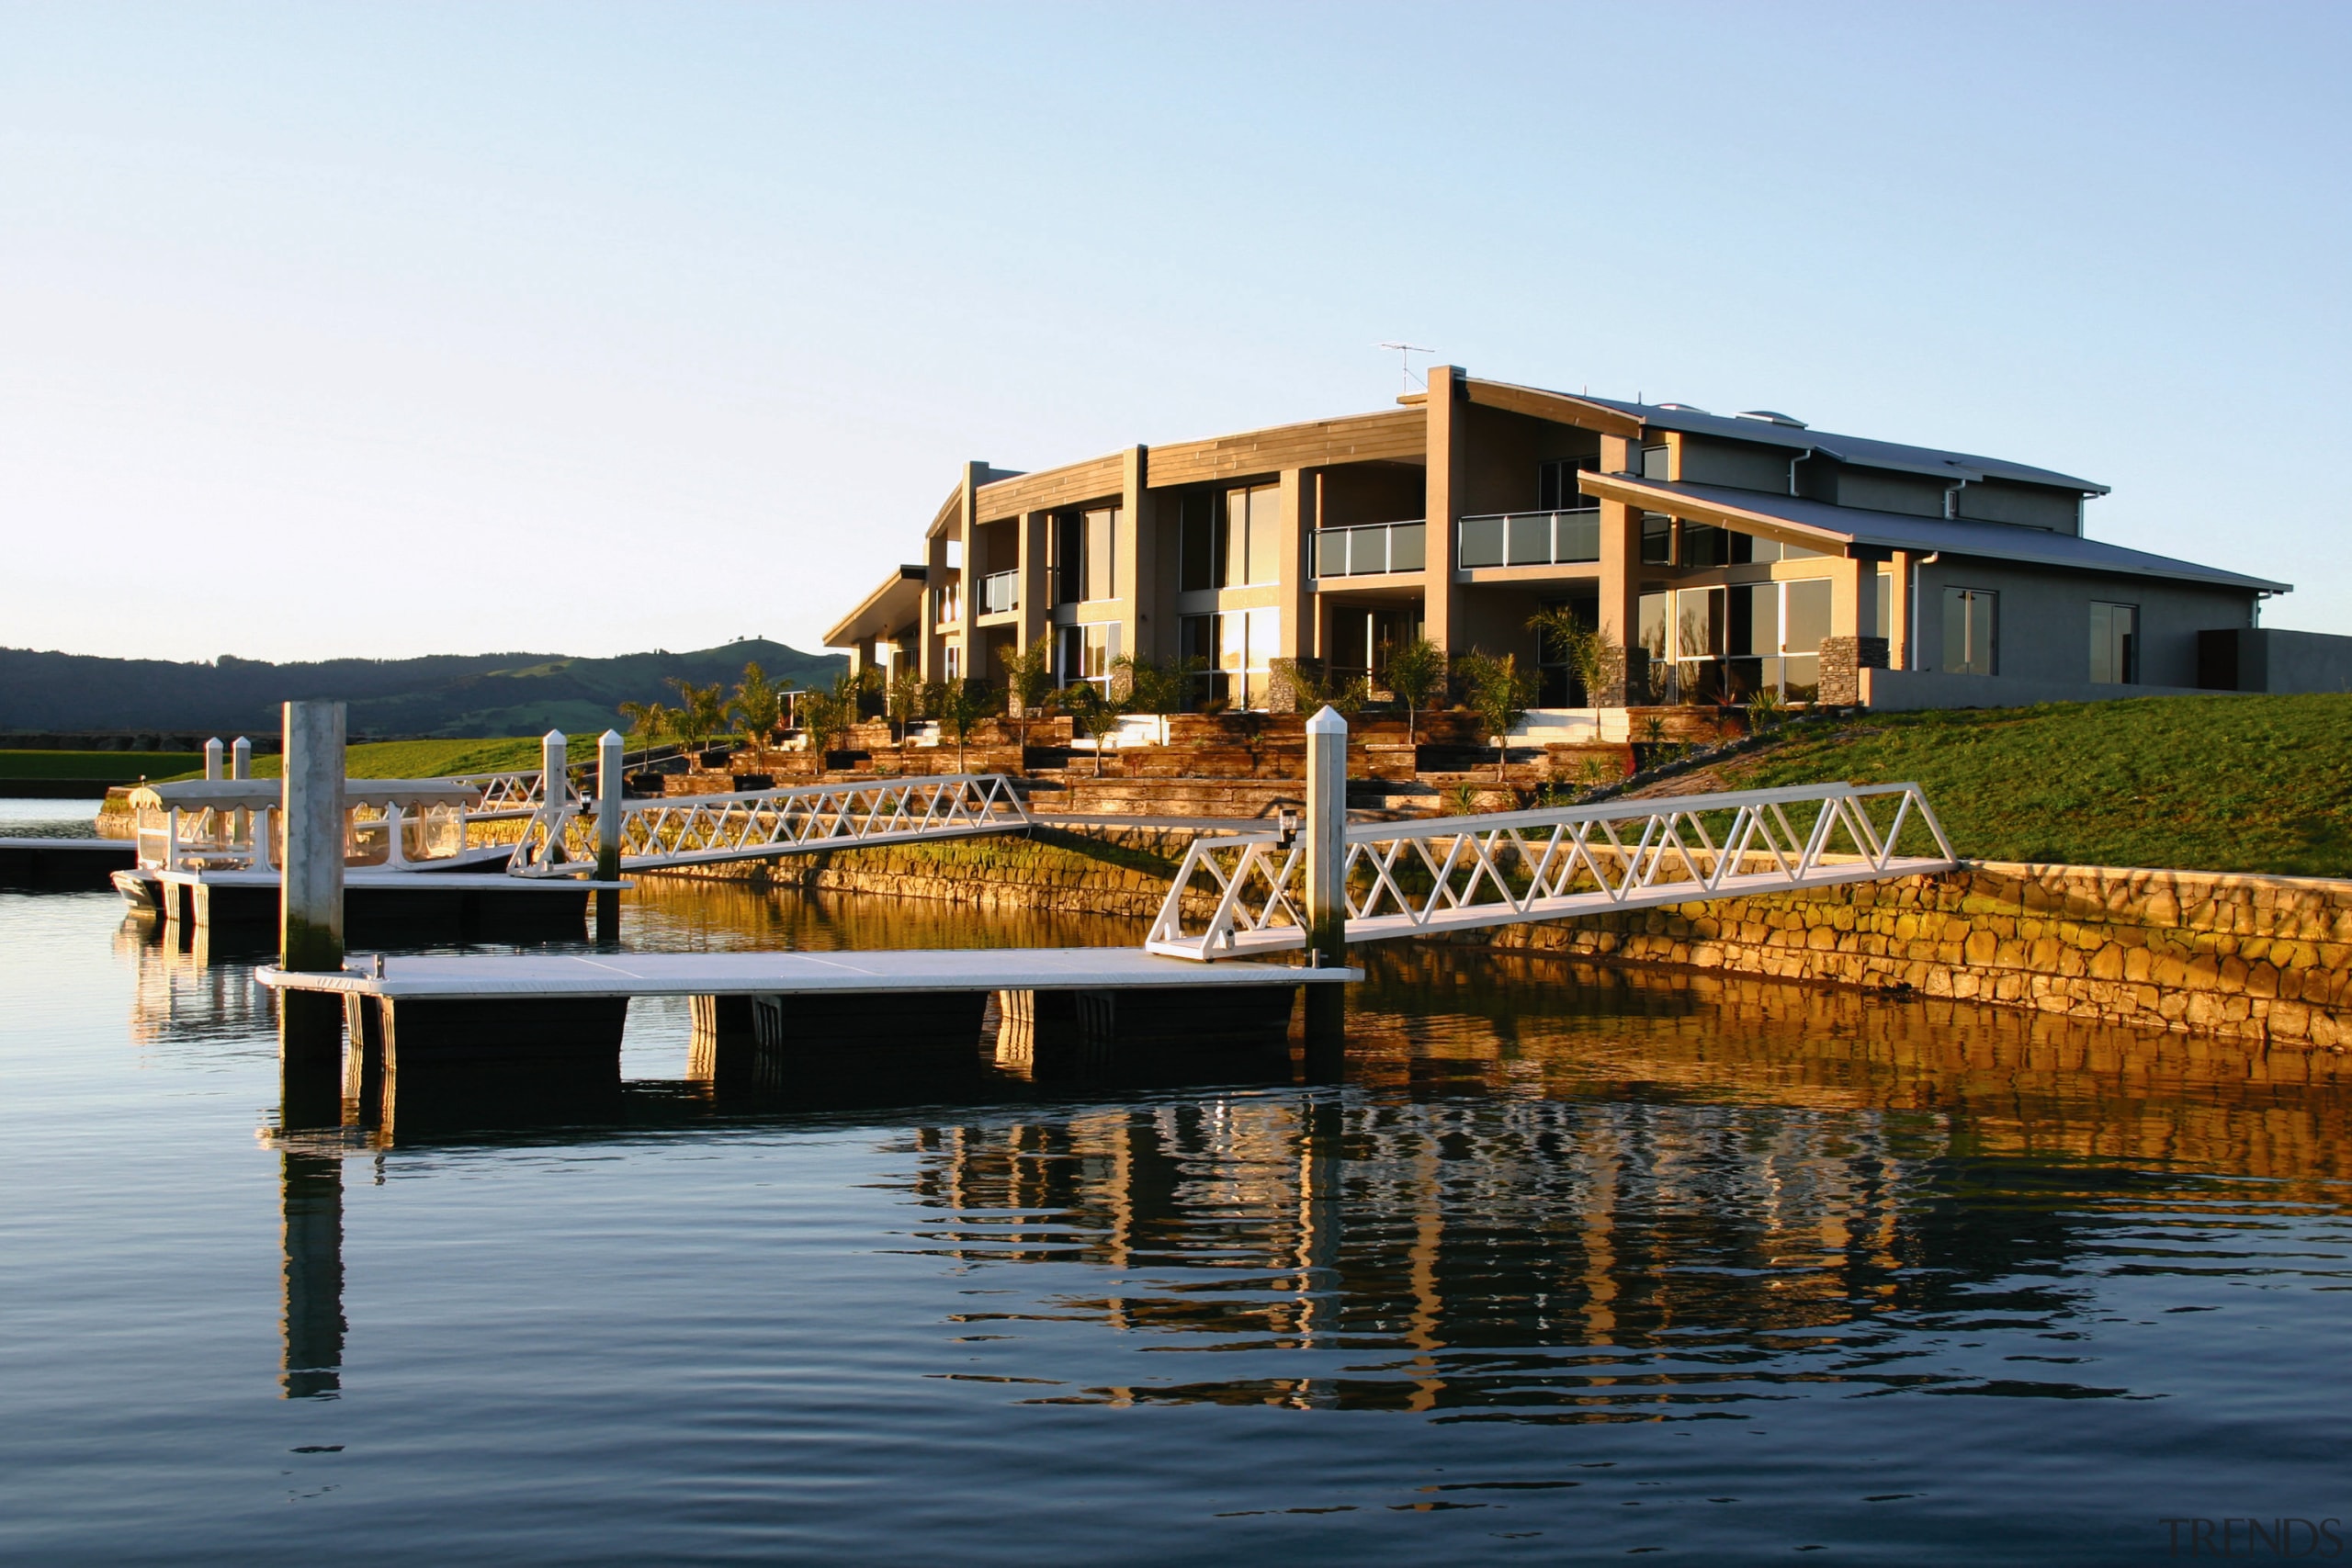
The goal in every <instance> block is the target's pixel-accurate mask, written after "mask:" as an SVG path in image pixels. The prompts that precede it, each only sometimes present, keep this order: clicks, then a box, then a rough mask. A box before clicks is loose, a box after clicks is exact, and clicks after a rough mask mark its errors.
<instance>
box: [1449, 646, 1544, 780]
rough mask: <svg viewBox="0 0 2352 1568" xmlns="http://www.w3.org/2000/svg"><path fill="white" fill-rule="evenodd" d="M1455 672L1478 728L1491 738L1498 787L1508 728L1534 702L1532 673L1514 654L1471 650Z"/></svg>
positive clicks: (1505, 758) (1507, 745) (1506, 752)
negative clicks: (1524, 667) (1460, 679)
mask: <svg viewBox="0 0 2352 1568" xmlns="http://www.w3.org/2000/svg"><path fill="white" fill-rule="evenodd" d="M1458 672H1459V673H1460V675H1461V676H1462V683H1463V686H1464V695H1465V696H1466V697H1468V699H1469V703H1470V712H1471V714H1472V716H1475V717H1476V719H1477V721H1478V728H1480V729H1481V730H1483V731H1485V732H1486V733H1487V734H1488V735H1491V736H1493V737H1494V740H1495V782H1496V783H1497V784H1500V783H1502V781H1503V769H1504V767H1505V765H1506V764H1507V763H1508V762H1509V761H1510V727H1511V726H1512V725H1514V724H1517V723H1518V722H1519V721H1520V720H1521V718H1523V717H1525V716H1526V714H1527V705H1528V704H1530V703H1532V702H1533V701H1534V700H1535V692H1536V675H1535V671H1532V670H1525V669H1521V667H1520V662H1519V656H1518V655H1517V654H1514V653H1506V654H1502V655H1500V656H1499V657H1498V656H1497V655H1495V654H1491V653H1480V652H1475V651H1474V652H1471V653H1467V654H1464V656H1463V658H1462V661H1461V664H1460V667H1459V671H1458Z"/></svg>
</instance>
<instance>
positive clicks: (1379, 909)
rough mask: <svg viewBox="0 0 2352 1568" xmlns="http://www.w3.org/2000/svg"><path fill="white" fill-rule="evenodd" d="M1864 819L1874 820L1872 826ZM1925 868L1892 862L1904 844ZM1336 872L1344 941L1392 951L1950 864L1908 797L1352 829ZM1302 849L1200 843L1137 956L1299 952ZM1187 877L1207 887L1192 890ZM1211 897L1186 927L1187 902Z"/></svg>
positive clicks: (1778, 800) (1815, 788)
mask: <svg viewBox="0 0 2352 1568" xmlns="http://www.w3.org/2000/svg"><path fill="white" fill-rule="evenodd" d="M1873 813H1875V814H1876V815H1873ZM1906 832H1908V833H1910V834H1911V835H1912V836H1913V838H1914V840H1918V839H1921V838H1924V839H1926V840H1931V841H1932V845H1933V848H1934V851H1935V852H1934V853H1932V854H1925V853H1913V854H1907V855H1906V854H1904V853H1902V852H1901V851H1900V849H1899V846H1900V845H1901V844H1902V842H1903V840H1904V837H1905V833H1906ZM1346 842H1347V852H1346V855H1345V858H1344V861H1343V863H1342V864H1343V878H1344V881H1345V885H1346V887H1347V905H1348V926H1347V937H1348V940H1349V941H1350V942H1378V941H1382V940H1384V939H1386V938H1391V937H1402V936H1419V935H1421V934H1423V933H1425V932H1430V931H1453V930H1462V929H1464V928H1470V927H1478V926H1497V925H1508V924H1512V923H1516V922H1519V921H1525V920H1556V919H1566V918H1569V917H1573V916H1577V915H1591V914H1603V913H1609V912H1611V911H1615V910H1622V909H1637V908H1655V907H1657V906H1659V905H1663V904H1684V903H1694V902H1697V901H1700V900H1702V899H1711V898H1734V897H1741V896H1743V895H1746V894H1751V893H1778V892H1786V891H1789V890H1792V889H1795V888H1804V887H1827V886H1836V885H1838V884H1840V883H1849V882H1869V881H1877V880H1880V879H1883V878H1887V877H1895V876H1911V875H1917V874H1922V873H1931V872H1939V871H1949V870H1951V869H1952V868H1953V867H1954V866H1956V865H1957V864H1958V863H1959V862H1958V859H1957V857H1956V856H1954V855H1953V853H1952V848H1951V840H1949V839H1947V838H1946V837H1945V836H1944V830H1943V827H1942V824H1940V823H1939V822H1938V821H1937V820H1936V814H1935V812H1934V810H1933V809H1932V808H1931V807H1929V806H1928V797H1927V796H1926V795H1924V794H1923V793H1921V791H1920V789H1919V786H1918V785H1917V784H1805V785H1799V786H1796V787H1792V788H1788V789H1760V790H1743V791H1737V792H1735V793H1730V794H1723V795H1679V796H1671V797H1667V798H1663V799H1656V800H1612V801H1606V802H1603V803H1601V804H1600V805H1596V806H1567V807H1549V808H1544V809H1540V810H1534V811H1505V812H1497V813H1493V814H1489V815H1486V816H1476V817H1443V818H1430V819H1426V820H1422V821H1416V822H1402V823H1400V822H1358V823H1350V824H1349V825H1348V829H1347V836H1346ZM1305 862H1306V841H1305V839H1304V837H1302V836H1298V835H1283V834H1277V833H1253V834H1248V835H1233V836H1227V837H1222V838H1215V839H1211V838H1205V837H1204V838H1199V839H1195V840H1193V845H1192V848H1191V849H1190V850H1189V851H1187V852H1186V853H1185V856H1184V862H1183V864H1182V866H1180V867H1179V868H1178V869H1177V873H1176V880H1175V883H1174V885H1173V886H1170V888H1169V891H1168V897H1167V899H1166V900H1165V902H1163V903H1162V904H1161V905H1160V908H1159V916H1158V918H1157V919H1154V920H1153V921H1152V926H1151V932H1150V934H1149V936H1148V937H1147V938H1146V940H1145V943H1144V945H1145V946H1146V948H1148V950H1149V951H1151V952H1153V953H1165V954H1168V955H1170V956H1171V957H1178V958H1200V959H1211V958H1223V957H1228V956H1239V955H1242V954H1245V953H1263V952H1269V951H1278V950H1282V949H1286V948H1300V947H1304V946H1305V945H1306V912H1305V906H1306V894H1305V871H1306V866H1305ZM1196 879H1204V880H1205V882H1206V883H1207V884H1208V885H1209V886H1207V887H1204V888H1202V889H1199V890H1198V892H1196V891H1195V888H1194V883H1195V880H1196ZM1204 892H1214V894H1215V896H1216V910H1215V912H1214V913H1213V914H1212V915H1211V916H1210V918H1209V919H1208V921H1207V923H1206V924H1205V925H1203V926H1196V927H1193V928H1190V929H1188V928H1187V927H1186V925H1185V923H1184V905H1185V902H1186V899H1187V896H1188V895H1193V897H1194V898H1195V899H1196V900H1197V897H1198V896H1199V893H1204Z"/></svg>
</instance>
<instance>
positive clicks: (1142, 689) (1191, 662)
mask: <svg viewBox="0 0 2352 1568" xmlns="http://www.w3.org/2000/svg"><path fill="white" fill-rule="evenodd" d="M1208 667H1209V664H1208V660H1205V659H1199V658H1193V659H1171V660H1168V661H1167V662H1166V663H1164V664H1163V663H1161V662H1160V661H1159V660H1157V659H1154V658H1152V657H1151V656H1150V655H1148V654H1143V653H1123V654H1121V655H1119V657H1118V658H1116V659H1114V660H1111V676H1112V683H1113V684H1114V686H1118V687H1121V688H1123V689H1124V690H1125V694H1126V702H1125V705H1124V706H1125V710H1126V711H1127V712H1130V713H1186V712H1189V711H1191V709H1192V706H1193V687H1194V686H1195V685H1196V684H1197V683H1198V682H1199V681H1200V678H1201V676H1202V674H1203V673H1204V672H1205V671H1207V669H1208Z"/></svg>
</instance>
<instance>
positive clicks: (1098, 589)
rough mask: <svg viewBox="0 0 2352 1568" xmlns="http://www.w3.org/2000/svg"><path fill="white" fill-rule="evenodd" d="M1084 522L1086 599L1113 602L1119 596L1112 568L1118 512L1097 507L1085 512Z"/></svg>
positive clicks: (1116, 542) (1114, 556)
mask: <svg viewBox="0 0 2352 1568" xmlns="http://www.w3.org/2000/svg"><path fill="white" fill-rule="evenodd" d="M1084 516H1085V519H1086V577H1085V581H1086V596H1087V597H1088V598H1089V599H1115V598H1117V597H1118V596H1119V588H1118V578H1117V576H1116V574H1115V572H1114V568H1115V567H1116V566H1117V564H1118V537H1119V509H1118V508H1117V507H1115V506H1107V507H1103V508H1100V509H1098V510H1096V511H1093V512H1089V513H1084Z"/></svg>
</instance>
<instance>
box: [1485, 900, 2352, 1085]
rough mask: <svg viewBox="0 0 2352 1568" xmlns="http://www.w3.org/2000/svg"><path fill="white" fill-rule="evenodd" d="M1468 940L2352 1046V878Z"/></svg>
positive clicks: (1644, 916) (1745, 914)
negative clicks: (2347, 879)
mask: <svg viewBox="0 0 2352 1568" xmlns="http://www.w3.org/2000/svg"><path fill="white" fill-rule="evenodd" d="M1464 940H1475V941H1476V942H1481V943H1485V944H1487V945H1492V946H1494V947H1498V948H1503V949H1513V950H1519V951H1525V952H1539V953H1568V954H1574V955H1577V956H1580V957H1595V958H1611V959H1615V960H1620V961H1624V960H1632V961H1636V962H1648V963H1665V964H1687V965H1690V966H1691V967H1694V968H1701V969H1722V970H1729V971H1734V972H1738V973H1744V974H1752V975H1762V976H1773V977H1776V978H1781V979H1789V980H1817V981H1829V982H1833V983H1835V984H1838V985H1846V986H1860V987H1871V988H1880V989H1904V990H1910V991H1915V992H1917V993H1919V994H1922V995H1925V996H1929V997H1951V998H1957V999H1962V1000H1971V999H1973V1000H1979V1001H1989V1002H1996V1003H2005V1004H2007V1005H2011V1006H2017V1007H2029V1008H2033V1009H2036V1010H2040V1011H2043V1012H2051V1013H2060V1014H2064V1015H2065V1016H2068V1017H2072V1018H2080V1019H2086V1020H2096V1021H2100V1022H2107V1023H2120V1024H2130V1025H2134V1026H2137V1027H2141V1028H2154V1029H2170V1030H2182V1031H2188V1032H2196V1033H2200V1034H2217V1035H2227V1036H2232V1037H2235V1038H2239V1039H2248V1040H2259V1041H2263V1042H2265V1043H2278V1044H2282V1045H2288V1046H2313V1047H2321V1048H2331V1049H2337V1050H2341V1049H2343V1048H2345V1047H2346V1046H2352V881H2334V880H2324V879H2320V878H2315V877H2295V876H2260V875H2251V874H2227V873H2217V872H2198V871H2134V870H2120V869H2115V868H2110V867H2104V866H2075V865H2024V864H2017V863H2002V862H1978V863H1973V864H1971V865H1969V866H1968V867H1966V868H1964V869H1962V870H1961V871H1958V872H1952V873H1948V874H1943V875H1940V876H1915V877H1905V878H1904V879H1902V880H1901V881H1897V882H1884V883H1861V884H1857V885H1855V886H1846V887H1832V888H1823V889H1819V890H1816V891H1812V892H1806V893H1798V894H1772V895H1766V896H1759V897H1747V898H1737V899H1726V900H1724V901H1721V902H1717V903H1693V904H1678V905H1672V906H1668V907H1667V908H1657V909H1648V910H1639V911H1634V912H1630V913H1627V914H1623V915H1603V916H1595V917H1591V918H1588V919H1579V920H1574V921H1553V922H1547V923H1544V924H1541V925H1530V926H1506V927H1500V928H1498V929H1495V930H1493V931H1480V932H1475V933H1464Z"/></svg>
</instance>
